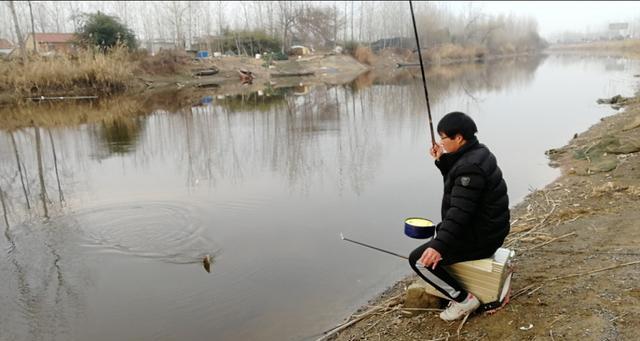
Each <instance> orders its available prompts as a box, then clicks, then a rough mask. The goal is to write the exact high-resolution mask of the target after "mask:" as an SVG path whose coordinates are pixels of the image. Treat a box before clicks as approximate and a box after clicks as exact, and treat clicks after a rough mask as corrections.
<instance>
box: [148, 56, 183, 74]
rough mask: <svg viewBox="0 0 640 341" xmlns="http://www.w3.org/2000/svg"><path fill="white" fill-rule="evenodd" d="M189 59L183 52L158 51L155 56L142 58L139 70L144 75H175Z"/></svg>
mask: <svg viewBox="0 0 640 341" xmlns="http://www.w3.org/2000/svg"><path fill="white" fill-rule="evenodd" d="M188 61H189V57H188V56H187V54H186V53H185V52H181V51H176V50H160V52H158V53H157V54H156V55H155V56H146V57H145V58H142V59H141V61H140V65H139V70H140V71H141V72H142V73H144V74H150V75H161V74H174V73H177V72H178V71H179V70H180V68H181V67H182V66H183V65H186V64H187V63H188Z"/></svg>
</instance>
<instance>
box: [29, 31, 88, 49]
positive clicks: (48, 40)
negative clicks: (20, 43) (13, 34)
mask: <svg viewBox="0 0 640 341" xmlns="http://www.w3.org/2000/svg"><path fill="white" fill-rule="evenodd" d="M75 38H76V36H75V34H73V33H31V34H29V36H28V37H27V39H26V40H25V45H24V47H25V48H26V49H27V51H33V41H34V39H35V41H36V51H37V52H38V53H67V52H72V51H74V50H75V48H76V41H75Z"/></svg>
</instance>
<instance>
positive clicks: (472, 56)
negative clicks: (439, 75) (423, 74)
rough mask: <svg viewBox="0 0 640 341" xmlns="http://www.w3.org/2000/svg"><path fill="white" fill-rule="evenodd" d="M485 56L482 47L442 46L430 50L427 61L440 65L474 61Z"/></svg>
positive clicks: (484, 50)
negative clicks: (449, 62) (450, 62)
mask: <svg viewBox="0 0 640 341" xmlns="http://www.w3.org/2000/svg"><path fill="white" fill-rule="evenodd" d="M486 54H487V52H486V48H485V47H482V46H461V45H456V44H444V45H441V46H438V47H436V48H433V49H430V50H429V52H428V53H427V60H429V61H430V62H431V63H433V64H441V63H445V62H448V61H474V60H478V59H483V58H484V57H485V55H486Z"/></svg>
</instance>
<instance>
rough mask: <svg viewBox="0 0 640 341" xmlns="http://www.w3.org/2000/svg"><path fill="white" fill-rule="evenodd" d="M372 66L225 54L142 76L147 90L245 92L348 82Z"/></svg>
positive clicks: (332, 59) (349, 60) (325, 57)
mask: <svg viewBox="0 0 640 341" xmlns="http://www.w3.org/2000/svg"><path fill="white" fill-rule="evenodd" d="M209 67H215V68H217V69H218V70H220V71H219V72H218V73H217V74H215V75H211V76H192V75H191V72H190V71H189V70H190V69H200V68H209ZM241 69H242V70H247V71H250V72H251V73H253V75H254V76H255V79H253V81H252V82H251V83H243V82H242V81H241V80H240V76H239V74H238V70H241ZM368 70H369V67H368V66H366V65H364V64H361V63H359V62H358V61H357V60H355V59H354V58H353V57H351V56H349V55H335V54H316V55H310V56H304V57H302V58H299V59H297V58H295V57H291V59H289V60H287V61H273V62H272V65H271V66H269V67H267V66H265V61H264V60H263V59H255V58H250V57H222V58H212V59H210V60H206V61H199V62H196V61H193V62H192V63H191V64H189V65H186V66H185V67H184V70H183V71H184V72H181V73H180V74H178V75H174V74H172V75H168V76H164V77H162V76H145V77H142V78H141V80H142V81H143V82H144V83H145V84H146V86H147V90H156V89H162V90H163V91H165V90H167V89H169V88H173V89H183V88H184V89H189V88H203V89H207V92H208V93H209V94H213V95H216V94H225V95H232V94H241V93H248V92H255V91H258V90H262V89H264V88H265V86H267V85H268V86H271V87H290V86H296V85H299V84H301V83H303V84H305V85H314V84H323V83H324V84H344V83H348V82H350V81H353V80H354V79H355V78H356V77H358V75H360V74H362V73H363V72H366V71H368ZM304 72H312V73H313V74H311V75H305V76H287V77H276V76H274V74H284V73H288V74H293V73H304Z"/></svg>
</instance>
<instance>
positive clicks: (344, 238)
mask: <svg viewBox="0 0 640 341" xmlns="http://www.w3.org/2000/svg"><path fill="white" fill-rule="evenodd" d="M340 239H342V240H346V241H348V242H352V243H354V244H358V245H362V246H364V247H368V248H370V249H374V250H377V251H380V252H384V253H388V254H390V255H394V256H396V257H400V258H402V259H409V258H408V257H407V256H403V255H401V254H397V253H395V252H391V251H387V250H385V249H381V248H379V247H375V246H373V245H369V244H365V243H361V242H358V241H355V240H353V239H349V238H347V237H345V236H344V235H343V234H342V233H340Z"/></svg>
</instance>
